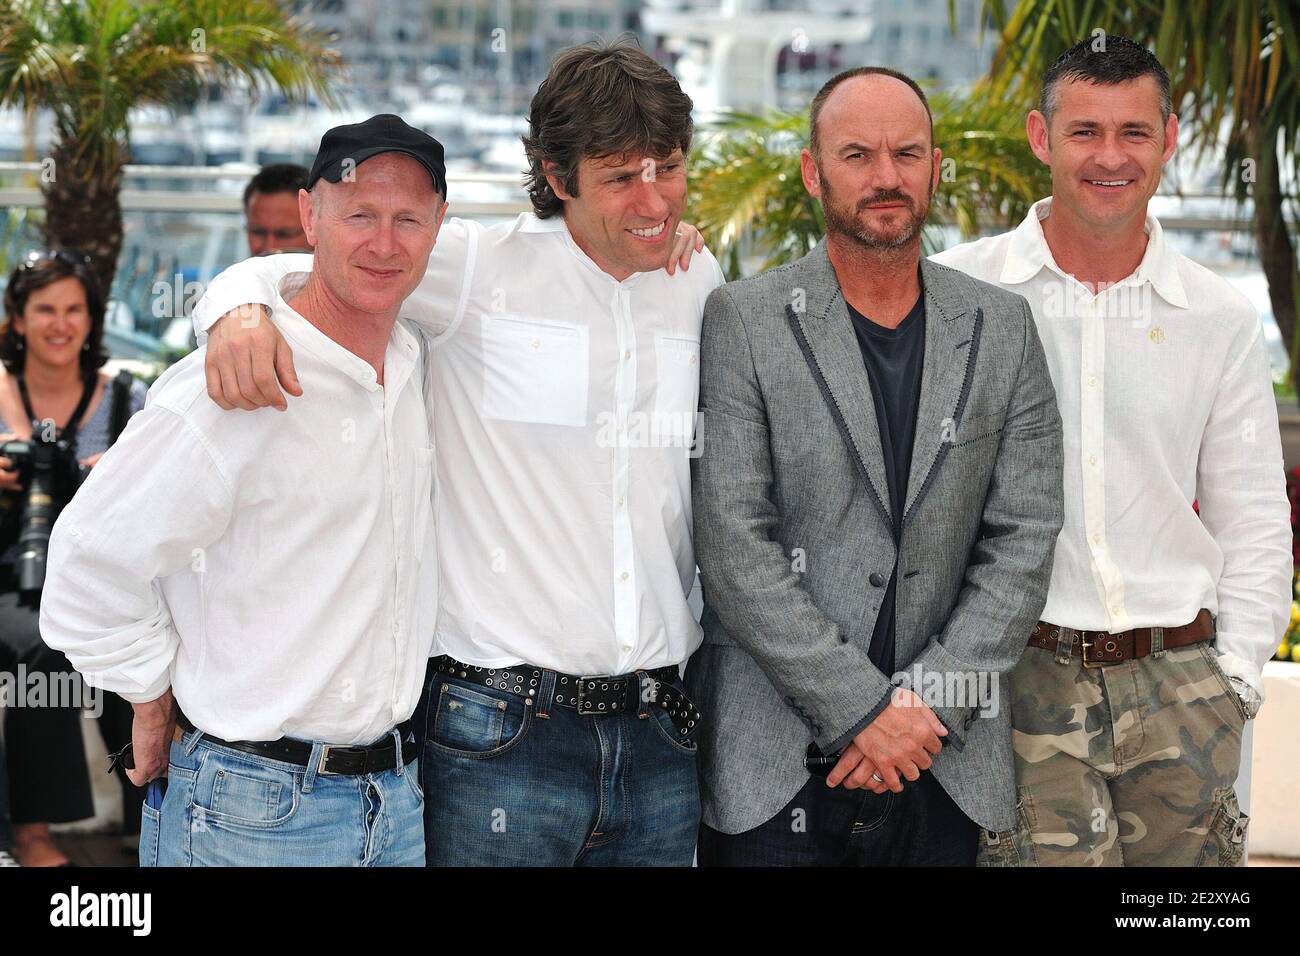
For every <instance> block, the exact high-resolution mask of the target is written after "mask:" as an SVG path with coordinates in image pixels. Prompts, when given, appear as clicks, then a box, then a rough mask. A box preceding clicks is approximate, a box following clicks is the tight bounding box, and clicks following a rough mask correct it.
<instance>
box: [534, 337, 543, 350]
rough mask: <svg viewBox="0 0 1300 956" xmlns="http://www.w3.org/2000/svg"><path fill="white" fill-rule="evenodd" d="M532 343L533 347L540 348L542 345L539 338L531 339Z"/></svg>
mask: <svg viewBox="0 0 1300 956" xmlns="http://www.w3.org/2000/svg"><path fill="white" fill-rule="evenodd" d="M532 345H533V348H535V349H540V348H541V347H542V343H541V340H540V339H533V342H532Z"/></svg>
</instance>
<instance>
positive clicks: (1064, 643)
mask: <svg viewBox="0 0 1300 956" xmlns="http://www.w3.org/2000/svg"><path fill="white" fill-rule="evenodd" d="M1078 636H1079V632H1078V631H1076V630H1075V629H1074V628H1072V627H1062V628H1060V632H1059V633H1058V635H1057V637H1056V663H1058V664H1068V663H1070V659H1071V657H1073V655H1074V642H1075V640H1076V639H1077V638H1078Z"/></svg>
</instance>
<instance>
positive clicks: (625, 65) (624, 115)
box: [195, 45, 722, 866]
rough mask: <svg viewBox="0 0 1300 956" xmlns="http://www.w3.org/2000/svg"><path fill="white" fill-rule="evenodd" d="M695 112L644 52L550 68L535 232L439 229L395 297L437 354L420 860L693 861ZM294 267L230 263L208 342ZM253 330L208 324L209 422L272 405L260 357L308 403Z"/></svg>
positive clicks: (268, 337) (453, 225)
mask: <svg viewBox="0 0 1300 956" xmlns="http://www.w3.org/2000/svg"><path fill="white" fill-rule="evenodd" d="M690 112H691V101H690V99H689V98H688V97H687V96H686V95H685V94H684V93H683V92H682V90H681V87H680V86H679V85H678V84H677V81H676V80H675V79H674V78H673V76H672V74H671V73H669V72H668V71H667V70H665V69H664V68H663V67H661V66H660V65H659V64H657V63H655V62H654V60H652V59H651V58H650V57H648V56H647V55H646V54H645V53H643V52H641V51H640V50H638V49H635V48H634V47H630V46H626V45H616V46H611V47H598V46H590V47H579V48H575V49H572V50H568V51H566V52H565V53H563V54H561V55H560V57H559V58H558V59H557V60H556V61H555V63H554V64H553V65H552V67H551V70H550V73H549V75H548V76H547V78H546V80H545V81H544V82H543V83H542V85H541V87H540V88H539V89H538V91H537V94H536V96H535V97H534V98H533V103H532V109H531V114H530V117H529V127H530V129H529V135H528V136H527V137H526V138H525V140H524V146H525V150H526V152H527V154H528V159H529V164H530V173H529V177H528V191H529V196H530V198H531V200H532V206H533V211H532V212H529V213H525V214H523V215H520V216H519V217H518V218H517V219H515V220H514V221H513V222H509V223H503V224H500V225H496V226H491V227H484V226H482V225H480V224H479V223H475V222H469V221H464V220H455V219H453V220H449V222H448V226H447V228H446V229H445V230H444V231H443V233H442V234H441V235H440V236H439V240H438V247H437V249H435V250H434V254H433V256H432V257H431V258H430V260H429V271H428V273H427V274H426V276H425V279H424V282H423V283H421V285H420V287H419V288H418V289H417V290H416V291H415V293H413V294H412V296H411V298H410V299H409V300H408V302H407V305H408V306H409V307H410V310H411V312H410V314H411V317H412V319H414V320H415V321H420V322H422V323H424V325H425V327H426V329H428V330H430V331H431V332H432V333H433V334H434V335H435V336H436V337H437V338H436V342H435V345H434V347H433V348H431V350H430V366H431V368H430V375H429V383H430V384H429V389H430V391H429V394H430V401H429V411H430V415H431V416H432V431H433V434H434V437H435V438H436V440H437V442H436V448H435V451H434V454H435V459H436V461H437V482H436V484H437V491H436V496H435V498H436V508H437V514H438V547H439V553H440V554H441V555H442V556H443V559H444V560H443V562H442V565H441V573H442V583H441V589H440V592H439V614H438V625H437V635H436V642H435V649H434V651H435V654H436V655H437V656H436V657H435V658H434V659H433V660H432V661H431V662H430V672H429V682H428V685H427V688H426V696H425V699H424V702H423V706H422V710H421V711H420V712H419V714H420V716H417V720H419V721H420V722H421V723H422V725H423V728H424V730H425V734H426V740H425V748H424V751H423V753H422V754H421V773H422V776H423V778H424V780H425V793H426V801H427V802H426V815H425V834H426V839H427V841H428V858H429V862H430V864H438V865H459V864H468V865H508V866H518V865H552V866H571V865H579V866H621V865H681V866H689V865H690V864H691V860H692V856H693V852H694V848H695V835H696V831H697V828H698V826H699V818H700V802H699V791H698V786H697V783H696V757H695V754H696V743H695V741H696V733H697V730H698V727H699V715H698V713H697V712H696V711H695V708H694V707H693V706H692V705H691V703H690V701H689V700H687V699H686V697H685V695H684V693H683V692H682V689H681V683H680V679H679V678H678V676H677V670H678V666H679V665H680V664H681V663H682V662H683V661H685V660H686V658H687V657H688V656H689V655H690V653H691V652H692V651H693V650H694V649H695V648H696V647H697V646H698V645H699V643H700V629H699V625H698V624H697V623H696V621H695V618H694V615H693V614H692V612H691V609H690V607H689V605H688V603H687V597H688V595H689V593H690V589H691V584H692V581H693V579H694V575H695V558H694V554H693V552H692V549H691V501H690V455H691V452H690V450H689V449H690V446H691V443H692V442H691V440H692V436H693V433H694V431H695V404H696V392H697V388H698V381H699V339H700V317H701V314H702V311H703V308H704V300H705V298H707V296H708V294H709V292H710V291H712V289H713V288H714V287H716V286H717V285H718V284H720V283H721V281H722V274H721V270H720V269H719V268H718V265H717V263H716V261H714V259H713V257H712V256H711V255H708V254H707V253H705V254H704V255H703V257H702V261H697V262H696V263H695V265H694V268H692V269H690V271H689V272H688V271H684V270H676V269H674V268H673V265H672V264H673V263H675V262H676V260H677V259H678V257H679V256H680V255H681V254H682V251H683V247H685V246H687V245H688V244H689V243H691V242H693V230H688V229H687V228H686V227H684V226H682V225H681V217H682V213H683V210H684V207H685V204H686V160H685V155H686V153H687V151H688V150H689V149H690V142H691V134H692V126H691V119H690ZM679 228H680V230H681V232H682V233H686V235H681V236H679V234H678V233H679ZM319 258H320V256H319V253H318V254H317V260H318V263H317V268H320V267H321V263H320V262H319ZM666 266H667V268H665V267H666ZM309 268H311V260H310V259H308V258H306V257H295V256H273V257H269V258H265V259H257V260H251V261H249V262H246V263H242V264H240V265H238V266H235V267H232V268H231V269H230V270H228V271H227V272H226V273H225V274H224V275H223V276H222V277H220V278H219V279H218V280H216V281H215V282H214V283H213V284H212V286H211V287H210V289H209V293H208V296H207V298H206V300H205V301H204V302H202V303H200V304H199V306H198V308H197V309H196V311H195V322H196V326H197V327H198V330H199V331H200V332H201V331H203V330H204V329H206V328H207V327H208V326H209V325H211V324H212V321H213V319H215V318H216V316H218V315H221V314H222V313H224V312H226V311H228V310H230V309H233V308H235V307H236V306H238V305H239V304H241V303H248V302H261V303H267V302H270V301H271V296H270V293H271V291H272V290H273V289H274V283H275V280H276V277H278V276H279V275H280V274H281V273H282V272H284V271H286V270H287V269H309ZM266 326H267V323H262V324H261V327H254V328H243V327H241V322H240V319H239V317H238V316H233V317H232V316H227V317H225V318H223V319H222V320H221V323H220V327H219V328H217V329H214V331H213V342H214V343H215V344H214V345H213V347H212V348H213V350H214V351H215V352H216V353H219V354H213V351H210V355H211V359H210V361H209V376H210V382H211V385H210V388H211V392H210V394H211V395H212V396H213V398H214V399H216V400H217V401H224V402H226V403H227V404H230V405H241V407H242V406H254V405H265V404H277V405H281V406H282V405H283V404H284V399H283V397H282V396H281V395H280V392H279V389H278V388H277V387H276V384H275V381H274V379H275V378H276V377H277V376H276V375H273V374H271V368H270V362H269V361H267V357H268V356H269V355H271V354H275V355H276V356H277V361H276V371H277V373H278V378H279V380H280V381H281V382H283V383H285V386H286V388H288V389H289V391H290V392H291V393H295V392H296V389H295V388H294V386H293V376H292V371H291V365H290V363H289V361H288V355H287V353H288V349H287V348H286V347H285V345H284V343H283V342H279V343H278V344H277V343H276V341H275V340H276V336H274V335H272V334H271V333H272V332H273V329H270V328H267V327H266ZM277 350H278V351H277ZM298 354H299V353H298V350H297V349H296V348H294V349H293V358H294V361H297V357H298ZM258 375H262V377H263V379H264V380H265V384H261V385H259V384H258V383H257V382H256V381H255V378H256V376H258ZM305 389H306V385H305V383H304V386H303V394H307V393H306V391H305ZM263 413H264V412H263ZM705 440H706V441H707V436H705ZM330 546H331V547H332V546H333V544H332V542H331V543H330Z"/></svg>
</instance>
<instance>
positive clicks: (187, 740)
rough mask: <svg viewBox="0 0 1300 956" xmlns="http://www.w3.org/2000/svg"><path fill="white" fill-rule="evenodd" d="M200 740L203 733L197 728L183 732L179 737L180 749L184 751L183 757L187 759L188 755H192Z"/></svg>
mask: <svg viewBox="0 0 1300 956" xmlns="http://www.w3.org/2000/svg"><path fill="white" fill-rule="evenodd" d="M202 739H203V731H201V730H199V729H198V728H197V727H196V728H194V729H193V730H187V731H185V733H184V734H182V735H181V749H182V750H184V751H185V756H187V757H188V756H189V755H190V754H192V753H194V748H195V747H197V746H198V745H199V741H200V740H202Z"/></svg>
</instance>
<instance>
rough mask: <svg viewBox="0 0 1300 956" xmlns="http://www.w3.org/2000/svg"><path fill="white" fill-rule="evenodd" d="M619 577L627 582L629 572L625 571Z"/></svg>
mask: <svg viewBox="0 0 1300 956" xmlns="http://www.w3.org/2000/svg"><path fill="white" fill-rule="evenodd" d="M619 577H620V578H622V579H623V580H624V581H626V580H627V572H626V571H624V572H623V573H622V574H620V575H619Z"/></svg>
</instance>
